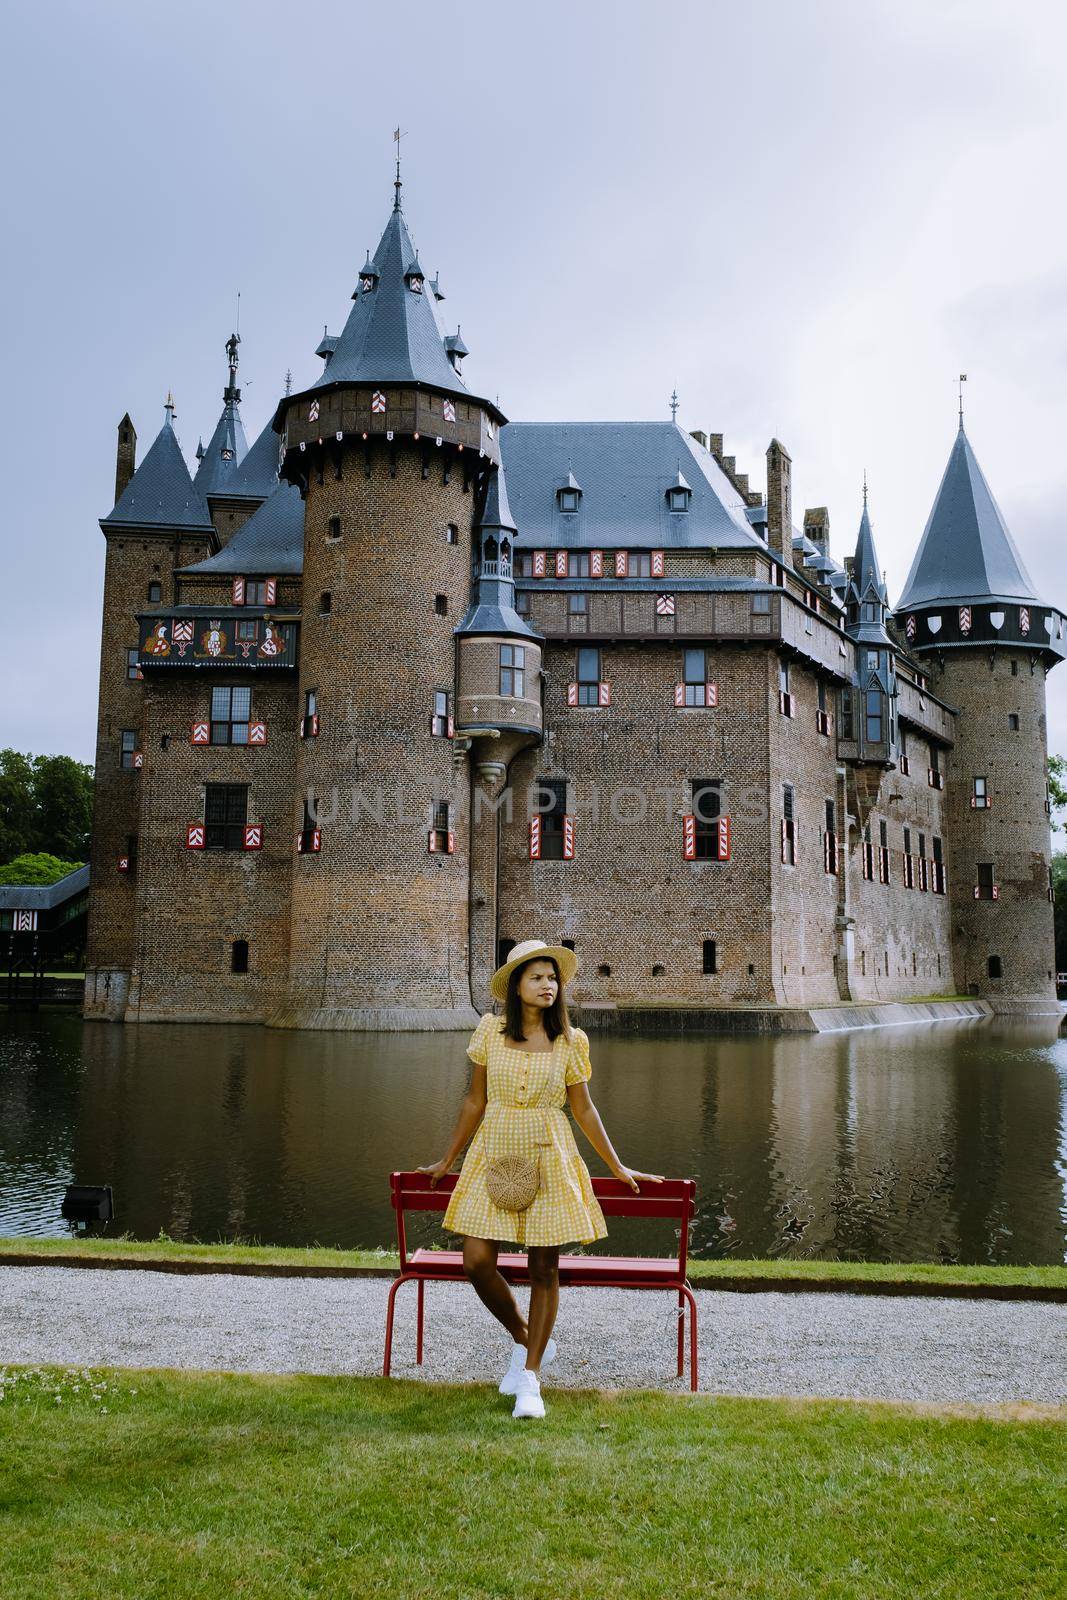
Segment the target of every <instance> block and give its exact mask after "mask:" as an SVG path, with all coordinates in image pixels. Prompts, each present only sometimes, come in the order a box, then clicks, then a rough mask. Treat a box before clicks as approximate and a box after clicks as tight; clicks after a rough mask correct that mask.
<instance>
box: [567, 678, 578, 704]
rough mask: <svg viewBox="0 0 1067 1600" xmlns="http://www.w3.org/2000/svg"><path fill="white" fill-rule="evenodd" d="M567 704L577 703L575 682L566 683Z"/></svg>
mask: <svg viewBox="0 0 1067 1600" xmlns="http://www.w3.org/2000/svg"><path fill="white" fill-rule="evenodd" d="M567 704H568V705H569V706H576V705H577V704H578V685H577V684H576V683H568V685H567Z"/></svg>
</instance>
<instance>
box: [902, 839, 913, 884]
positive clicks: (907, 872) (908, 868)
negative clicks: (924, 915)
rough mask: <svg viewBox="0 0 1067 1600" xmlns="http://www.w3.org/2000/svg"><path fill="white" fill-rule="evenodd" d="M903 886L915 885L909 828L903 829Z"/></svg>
mask: <svg viewBox="0 0 1067 1600" xmlns="http://www.w3.org/2000/svg"><path fill="white" fill-rule="evenodd" d="M904 887H905V889H914V887H915V857H914V856H913V855H912V853H911V829H910V828H905V829H904Z"/></svg>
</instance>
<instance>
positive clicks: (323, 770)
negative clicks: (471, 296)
mask: <svg viewBox="0 0 1067 1600" xmlns="http://www.w3.org/2000/svg"><path fill="white" fill-rule="evenodd" d="M352 298H353V300H354V302H355V304H354V306H353V309H352V311H351V313H350V315H349V317H348V321H347V322H346V324H345V327H344V330H343V331H342V333H341V334H340V335H339V336H331V335H329V334H327V335H326V336H325V337H324V339H323V341H322V343H321V344H320V346H319V352H320V354H321V355H322V356H323V358H324V360H325V363H326V365H325V368H324V370H323V372H322V375H321V377H320V378H319V379H318V381H317V382H316V383H315V384H313V385H312V386H311V387H310V388H308V389H305V390H303V391H301V392H299V393H295V394H291V395H287V396H286V397H285V398H284V399H283V400H282V401H281V403H280V404H279V407H278V410H277V413H276V416H275V423H274V425H275V428H276V429H277V431H278V432H279V433H280V434H281V436H282V452H283V455H282V465H281V469H280V470H281V476H282V477H283V478H284V479H286V480H287V481H288V482H290V483H294V484H296V485H298V487H299V488H300V491H301V493H302V494H303V496H304V498H305V539H304V579H303V593H304V603H303V622H302V629H301V634H302V637H301V661H300V677H299V692H300V706H299V708H298V709H299V711H300V714H301V727H302V730H303V734H304V737H303V738H302V739H301V741H300V746H299V751H298V758H297V782H296V790H297V801H298V813H297V814H296V815H294V818H293V828H294V834H299V838H300V840H301V841H302V843H303V844H304V845H306V846H307V848H302V849H301V850H300V852H299V854H298V855H297V856H296V859H295V861H294V867H293V894H292V919H291V927H292V934H291V944H290V984H289V994H288V998H287V1000H286V1002H285V1003H284V1005H282V1006H281V1007H280V1008H279V1010H278V1011H277V1013H275V1014H274V1015H273V1016H272V1017H271V1018H270V1021H272V1022H273V1023H274V1024H276V1025H279V1026H305V1027H314V1026H317V1025H320V1026H329V1027H334V1028H335V1027H344V1026H351V1027H386V1028H388V1027H391V1026H400V1027H434V1026H440V1025H442V1024H443V1025H446V1026H447V1025H455V1023H456V1021H457V1019H460V1020H461V1021H462V1022H464V1024H465V1023H466V1022H467V1021H468V1020H470V1019H472V1018H473V1016H474V1013H473V1011H472V1009H471V992H470V983H469V976H468V891H469V880H468V873H469V861H470V843H469V841H470V827H469V781H468V777H467V772H466V769H465V765H464V764H462V763H455V762H454V760H453V751H454V742H453V738H452V737H450V734H452V733H453V732H454V730H455V704H454V694H455V679H456V640H455V628H456V623H457V619H458V618H459V617H460V616H462V614H463V613H464V611H465V610H466V608H467V606H468V602H469V598H470V593H471V579H472V571H473V562H474V555H473V532H474V525H475V517H476V508H477V507H478V504H479V501H480V499H481V498H482V496H483V494H484V488H485V479H486V476H487V474H488V472H489V470H490V469H491V468H492V467H493V466H495V465H496V464H497V463H498V461H499V451H498V442H497V431H498V429H499V427H500V426H501V425H502V424H503V422H504V421H505V420H506V419H505V418H504V417H503V415H502V413H501V412H500V411H499V409H498V408H497V407H496V406H495V405H494V404H493V403H492V402H490V401H489V400H487V399H480V398H478V397H476V396H474V395H472V394H471V392H470V391H469V390H468V389H467V387H466V385H465V383H464V382H463V380H462V377H461V376H460V367H461V362H462V354H463V350H465V346H463V347H462V349H461V348H460V345H457V343H456V342H455V340H451V341H449V343H448V344H446V335H445V333H444V331H443V329H442V328H441V326H440V325H439V323H438V314H437V310H436V296H435V293H434V290H433V286H432V284H430V283H429V282H428V281H427V279H426V276H425V273H424V271H423V268H422V265H421V263H420V261H419V258H418V255H417V253H416V251H415V248H414V246H413V244H412V242H411V237H410V235H409V233H408V229H407V225H406V222H405V219H404V214H403V211H402V210H401V206H400V191H399V186H398V187H397V199H396V203H395V205H394V208H393V212H392V214H391V216H390V218H389V221H388V223H387V225H386V228H385V231H384V233H383V234H382V238H381V242H380V243H379V245H378V248H377V250H376V251H375V253H374V255H373V257H369V256H368V259H367V261H366V262H365V264H364V266H363V269H362V270H361V272H360V275H359V279H358V282H357V286H356V289H355V291H354V293H353V296H352ZM461 343H462V341H460V344H461Z"/></svg>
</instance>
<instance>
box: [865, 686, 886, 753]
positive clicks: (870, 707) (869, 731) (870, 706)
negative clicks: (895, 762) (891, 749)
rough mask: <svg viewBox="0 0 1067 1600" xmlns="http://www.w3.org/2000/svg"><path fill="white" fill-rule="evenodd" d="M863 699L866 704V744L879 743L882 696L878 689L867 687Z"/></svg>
mask: <svg viewBox="0 0 1067 1600" xmlns="http://www.w3.org/2000/svg"><path fill="white" fill-rule="evenodd" d="M864 699H865V701H866V706H867V715H866V719H865V720H866V732H865V737H866V740H867V743H868V744H881V742H882V701H883V699H884V696H883V694H882V691H881V690H880V689H868V690H867V692H866V694H865V696H864Z"/></svg>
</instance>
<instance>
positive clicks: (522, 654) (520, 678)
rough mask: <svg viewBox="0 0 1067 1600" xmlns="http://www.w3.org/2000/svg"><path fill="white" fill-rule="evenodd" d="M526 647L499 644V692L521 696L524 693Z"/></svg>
mask: <svg viewBox="0 0 1067 1600" xmlns="http://www.w3.org/2000/svg"><path fill="white" fill-rule="evenodd" d="M525 685H526V647H525V645H521V644H502V645H501V646H500V693H501V694H507V695H515V696H516V697H518V698H521V697H522V696H523V695H524V694H525V693H526V687H525Z"/></svg>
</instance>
